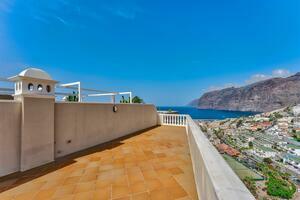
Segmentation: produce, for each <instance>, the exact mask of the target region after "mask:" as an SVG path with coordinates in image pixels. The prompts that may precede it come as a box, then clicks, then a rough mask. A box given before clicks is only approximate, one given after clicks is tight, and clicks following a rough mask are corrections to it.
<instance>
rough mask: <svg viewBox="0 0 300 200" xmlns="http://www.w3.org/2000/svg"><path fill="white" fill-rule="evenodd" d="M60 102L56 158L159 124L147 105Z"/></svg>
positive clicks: (57, 120) (58, 105) (151, 108)
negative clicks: (115, 107) (114, 106)
mask: <svg viewBox="0 0 300 200" xmlns="http://www.w3.org/2000/svg"><path fill="white" fill-rule="evenodd" d="M116 106H117V112H113V104H103V103H56V104H55V118H54V119H55V131H54V132H55V143H56V145H55V155H56V157H61V156H64V155H67V154H70V153H74V152H76V151H80V150H82V149H85V148H88V147H92V146H95V145H97V144H101V143H104V142H107V141H110V140H113V139H116V138H119V137H122V136H125V135H128V134H130V133H134V132H136V131H139V130H142V129H146V128H149V127H152V126H155V125H157V113H156V108H155V106H153V105H145V104H116Z"/></svg>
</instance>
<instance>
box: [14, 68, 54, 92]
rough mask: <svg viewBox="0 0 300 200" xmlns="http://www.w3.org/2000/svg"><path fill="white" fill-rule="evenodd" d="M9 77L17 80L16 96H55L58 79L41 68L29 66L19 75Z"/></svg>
mask: <svg viewBox="0 0 300 200" xmlns="http://www.w3.org/2000/svg"><path fill="white" fill-rule="evenodd" d="M9 79H10V80H11V81H14V82H15V96H17V95H30V96H36V97H41V96H47V97H49V96H52V97H54V94H55V93H54V92H55V91H54V90H55V84H56V83H57V81H55V80H53V79H52V78H51V76H50V75H49V74H48V73H47V72H45V71H43V70H41V69H37V68H27V69H25V70H23V71H22V72H20V73H19V74H18V75H17V76H14V77H11V78H9Z"/></svg>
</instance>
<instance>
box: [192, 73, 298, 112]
mask: <svg viewBox="0 0 300 200" xmlns="http://www.w3.org/2000/svg"><path fill="white" fill-rule="evenodd" d="M296 103H300V72H299V73H297V74H295V75H293V76H290V77H287V78H271V79H268V80H264V81H260V82H257V83H253V84H251V85H247V86H244V87H239V88H235V87H231V88H225V89H222V90H216V91H211V92H207V93H205V94H203V95H202V96H201V97H200V98H199V99H195V100H193V101H192V102H191V103H190V104H189V105H191V106H195V107H198V108H201V109H216V110H239V111H257V112H268V111H272V110H275V109H279V108H282V107H285V106H288V105H292V104H296Z"/></svg>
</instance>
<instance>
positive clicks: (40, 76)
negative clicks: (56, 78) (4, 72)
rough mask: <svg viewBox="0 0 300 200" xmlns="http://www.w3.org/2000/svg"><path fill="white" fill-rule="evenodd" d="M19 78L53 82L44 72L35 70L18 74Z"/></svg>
mask: <svg viewBox="0 0 300 200" xmlns="http://www.w3.org/2000/svg"><path fill="white" fill-rule="evenodd" d="M19 76H24V77H30V78H37V79H45V80H53V79H52V78H51V76H50V75H49V74H48V73H47V72H45V71H43V70H41V69H37V68H28V69H25V70H23V71H22V72H20V73H19Z"/></svg>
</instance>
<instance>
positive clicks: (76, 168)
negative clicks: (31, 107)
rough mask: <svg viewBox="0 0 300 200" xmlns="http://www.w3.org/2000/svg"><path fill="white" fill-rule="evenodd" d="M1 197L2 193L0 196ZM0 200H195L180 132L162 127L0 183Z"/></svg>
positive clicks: (180, 129)
mask: <svg viewBox="0 0 300 200" xmlns="http://www.w3.org/2000/svg"><path fill="white" fill-rule="evenodd" d="M1 192H2V193H1ZM0 193H1V194H0V199H7V200H11V199H18V200H20V199H38V200H40V199H53V200H54V199H85V200H86V199H164V200H165V199H197V191H196V188H195V182H194V175H193V169H192V164H191V158H190V151H189V146H188V142H187V137H186V130H185V128H184V127H174V126H161V127H156V128H152V129H148V130H146V131H142V132H139V133H136V134H133V135H129V136H127V137H123V138H121V139H117V140H114V141H112V142H109V143H105V144H102V145H98V146H96V147H93V148H90V149H88V150H84V151H80V152H78V153H75V154H72V155H70V156H67V157H64V158H62V159H59V160H57V161H56V162H55V163H52V164H48V165H45V166H42V167H38V168H36V169H33V170H29V171H28V172H23V173H17V174H13V175H9V176H7V177H4V178H0Z"/></svg>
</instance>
